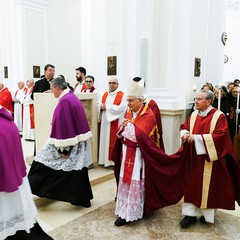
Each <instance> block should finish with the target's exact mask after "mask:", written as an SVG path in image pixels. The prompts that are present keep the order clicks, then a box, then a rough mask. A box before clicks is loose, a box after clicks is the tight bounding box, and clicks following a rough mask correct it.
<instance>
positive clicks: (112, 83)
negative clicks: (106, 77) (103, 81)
mask: <svg viewBox="0 0 240 240" xmlns="http://www.w3.org/2000/svg"><path fill="white" fill-rule="evenodd" d="M108 84H117V83H116V82H109V83H108Z"/></svg>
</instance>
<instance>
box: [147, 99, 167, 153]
mask: <svg viewBox="0 0 240 240" xmlns="http://www.w3.org/2000/svg"><path fill="white" fill-rule="evenodd" d="M145 103H146V104H147V105H148V106H149V107H150V108H151V110H152V111H153V114H154V116H155V118H156V122H157V127H158V134H159V145H160V148H161V149H162V150H163V151H165V149H164V144H163V137H162V135H163V130H162V120H161V113H160V109H159V108H158V105H157V103H156V102H155V101H154V100H153V99H148V98H147V99H146V100H145Z"/></svg>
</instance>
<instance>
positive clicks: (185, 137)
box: [182, 133, 194, 143]
mask: <svg viewBox="0 0 240 240" xmlns="http://www.w3.org/2000/svg"><path fill="white" fill-rule="evenodd" d="M182 141H183V142H185V141H187V142H188V143H192V142H194V136H193V134H189V133H186V134H184V135H183V136H182Z"/></svg>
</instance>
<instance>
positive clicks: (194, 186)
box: [180, 90, 240, 228]
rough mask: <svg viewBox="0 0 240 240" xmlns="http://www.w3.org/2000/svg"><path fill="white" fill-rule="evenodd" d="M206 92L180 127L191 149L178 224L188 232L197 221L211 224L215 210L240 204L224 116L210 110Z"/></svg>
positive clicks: (238, 172) (237, 176)
mask: <svg viewBox="0 0 240 240" xmlns="http://www.w3.org/2000/svg"><path fill="white" fill-rule="evenodd" d="M213 98H214V94H213V92H211V91H209V90H202V91H200V92H199V93H198V94H197V96H196V99H195V105H196V111H194V112H193V113H192V114H191V116H190V118H188V119H187V120H186V122H185V123H184V124H182V125H181V126H180V130H181V131H180V135H181V138H182V141H183V142H187V143H188V144H189V145H190V146H191V149H192V150H190V151H189V154H188V158H189V159H191V164H192V167H191V174H190V179H189V183H188V185H187V188H186V193H185V195H184V203H183V206H182V213H183V215H185V217H184V218H183V220H182V221H181V222H180V225H181V227H182V228H187V227H189V226H191V225H192V224H195V223H196V222H197V217H198V216H200V217H201V218H200V221H201V222H203V223H205V222H209V223H214V215H215V211H216V209H217V208H221V209H228V210H234V209H235V200H236V201H237V202H238V204H240V169H239V165H238V163H237V161H236V159H235V156H234V154H233V148H232V141H231V138H230V134H229V130H228V123H227V119H226V116H225V115H224V114H223V113H222V112H221V111H218V110H217V109H215V108H213V107H212V106H211V104H212V101H213Z"/></svg>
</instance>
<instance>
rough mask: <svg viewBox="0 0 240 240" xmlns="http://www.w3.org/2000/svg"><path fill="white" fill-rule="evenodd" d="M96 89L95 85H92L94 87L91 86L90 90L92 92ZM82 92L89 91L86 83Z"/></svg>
mask: <svg viewBox="0 0 240 240" xmlns="http://www.w3.org/2000/svg"><path fill="white" fill-rule="evenodd" d="M84 86H85V88H84ZM83 88H84V89H83ZM94 90H95V87H94V86H92V87H91V88H90V91H89V92H90V93H92V92H93V91H94ZM81 92H87V88H86V85H85V84H84V85H83V86H82V90H81Z"/></svg>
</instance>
